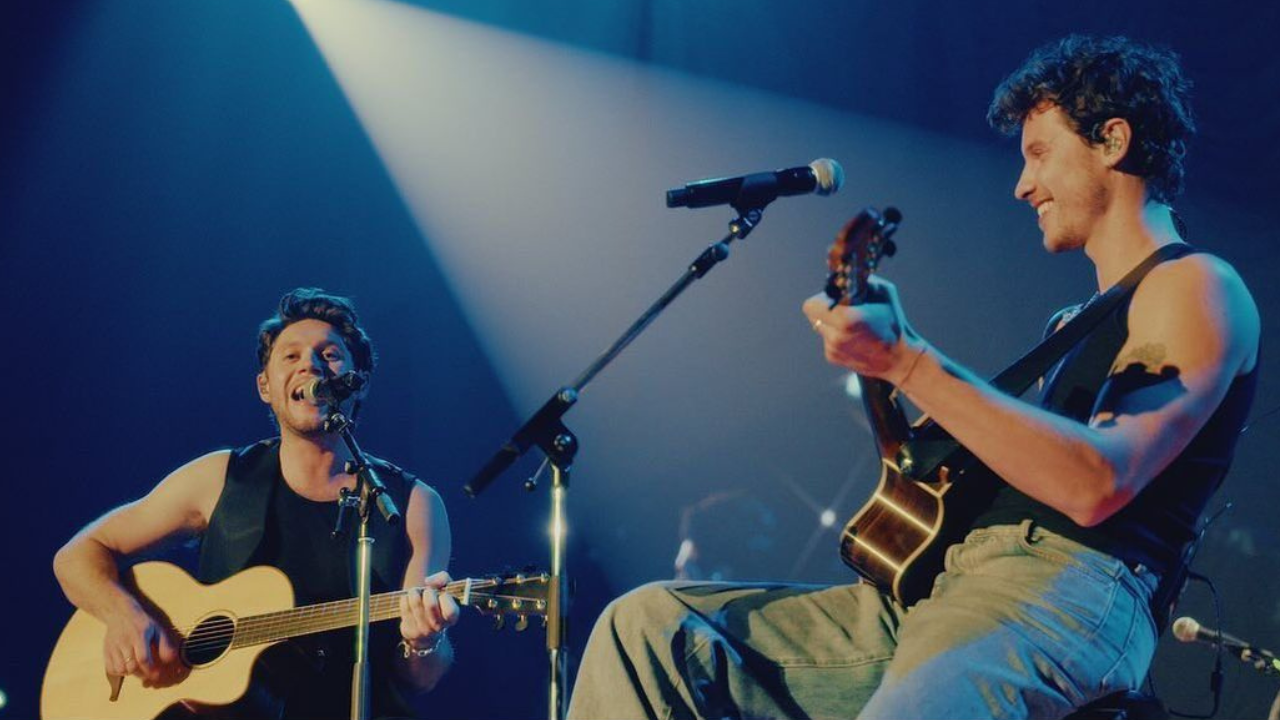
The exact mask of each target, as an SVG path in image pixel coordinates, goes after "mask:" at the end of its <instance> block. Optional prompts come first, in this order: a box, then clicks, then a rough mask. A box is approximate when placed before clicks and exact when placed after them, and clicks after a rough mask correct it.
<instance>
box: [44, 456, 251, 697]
mask: <svg viewBox="0 0 1280 720" xmlns="http://www.w3.org/2000/svg"><path fill="white" fill-rule="evenodd" d="M228 457H229V454H228V453H227V452H226V451H221V452H216V453H210V454H208V455H205V456H203V457H200V458H197V459H196V460H193V461H191V462H189V463H187V464H186V465H183V466H182V467H180V468H178V469H177V470H175V471H173V473H171V474H170V475H169V476H168V477H166V478H165V479H164V480H162V481H161V482H160V483H159V484H158V485H156V487H155V488H153V489H152V490H151V492H149V493H148V494H147V495H146V496H145V497H143V498H141V499H139V500H136V501H134V502H131V503H128V504H126V505H122V506H120V507H118V508H116V509H114V510H112V511H111V512H108V513H107V514H106V515H103V516H102V517H101V518H98V519H97V520H95V521H94V522H92V523H90V524H89V525H87V526H86V527H85V528H84V529H83V530H81V531H80V532H78V533H76V535H75V537H73V538H71V540H69V541H68V542H67V544H66V545H64V546H63V547H62V548H61V549H60V550H58V552H57V554H56V555H55V556H54V559H53V571H54V574H55V575H56V576H57V578H58V582H59V584H61V585H62V591H63V592H64V593H65V594H66V596H67V599H68V600H70V601H71V603H72V604H73V605H75V606H76V607H78V608H81V609H82V610H84V611H86V612H88V613H89V614H91V615H93V616H94V617H96V618H98V619H99V620H101V621H103V623H105V624H106V625H107V639H106V646H105V647H104V653H105V660H106V664H107V669H108V670H109V671H112V672H114V673H115V674H120V675H124V674H130V673H134V672H137V673H138V674H141V675H143V676H144V677H146V676H151V675H152V674H153V673H154V672H156V671H157V670H156V667H155V665H157V664H159V665H172V664H173V660H174V658H175V657H176V655H175V653H174V649H173V647H172V646H171V644H169V643H168V641H167V639H166V638H164V637H163V636H162V634H158V632H159V630H158V626H156V625H155V622H154V620H152V619H151V618H150V616H148V615H147V614H146V612H144V611H143V609H142V607H141V606H140V605H139V604H138V602H137V600H136V599H135V598H134V597H133V595H131V594H130V593H129V592H128V591H127V590H126V589H125V588H124V587H123V586H122V585H121V583H120V572H119V567H118V565H117V562H118V559H119V558H121V557H125V556H128V555H131V554H133V553H137V552H139V551H142V550H145V549H147V548H150V547H154V546H156V545H158V544H160V543H162V542H164V541H166V540H170V539H174V538H179V537H184V536H191V535H194V534H197V533H199V532H201V531H203V530H204V528H205V527H206V526H207V525H208V522H209V516H210V515H211V514H212V513H213V507H214V505H215V504H216V503H217V500H218V495H219V494H220V493H221V492H222V483H223V480H224V477H225V475H226V468H227V458H228ZM157 647H158V650H159V653H160V655H161V657H160V658H159V659H160V660H161V662H160V663H154V662H153V661H154V660H155V658H153V656H152V654H153V650H154V649H156V648H157ZM127 661H132V662H129V663H128V664H129V665H130V666H129V667H126V664H127ZM135 663H136V664H135ZM122 671H123V672H122Z"/></svg>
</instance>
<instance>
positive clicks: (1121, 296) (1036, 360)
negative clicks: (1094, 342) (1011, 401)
mask: <svg viewBox="0 0 1280 720" xmlns="http://www.w3.org/2000/svg"><path fill="white" fill-rule="evenodd" d="M1192 252H1195V248H1193V247H1191V246H1190V245H1187V244H1186V243H1171V244H1169V245H1164V246H1162V247H1161V248H1159V249H1157V250H1156V251H1155V252H1153V253H1151V254H1150V255H1148V256H1147V259H1145V260H1143V261H1142V262H1141V263H1139V264H1138V266H1137V267H1135V268H1134V269H1132V270H1130V271H1129V273H1128V274H1127V275H1125V276H1124V277H1123V278H1121V279H1120V282H1118V283H1116V284H1115V285H1113V286H1112V287H1111V288H1110V289H1109V290H1107V291H1106V292H1105V293H1103V294H1101V295H1099V296H1097V297H1095V298H1094V299H1093V300H1092V301H1091V302H1089V303H1088V304H1087V305H1086V306H1085V307H1084V309H1083V310H1081V311H1080V313H1079V314H1077V315H1076V316H1075V317H1074V318H1072V319H1071V320H1069V321H1068V322H1067V324H1066V325H1064V326H1062V329H1061V330H1059V331H1057V332H1055V333H1053V334H1051V335H1050V336H1049V337H1047V338H1045V339H1044V340H1043V341H1042V342H1041V343H1040V344H1039V345H1036V346H1035V347H1034V348H1032V349H1031V350H1030V351H1028V352H1027V354H1025V355H1023V356H1022V357H1021V358H1019V359H1018V360H1017V361H1015V362H1014V363H1013V364H1012V365H1010V366H1009V367H1007V368H1005V369H1004V370H1001V371H1000V373H999V374H997V375H996V376H995V377H993V378H991V380H990V382H991V385H992V386H993V387H995V388H996V389H997V390H1000V391H1001V392H1004V393H1008V394H1009V395H1013V396H1014V397H1017V396H1019V395H1021V394H1022V393H1024V392H1026V391H1027V388H1029V387H1031V385H1032V384H1033V383H1035V381H1036V380H1038V379H1039V378H1041V377H1044V375H1045V374H1046V373H1048V372H1049V370H1050V369H1051V368H1052V367H1053V365H1054V363H1056V362H1058V361H1059V360H1061V359H1062V358H1063V357H1064V356H1065V355H1066V354H1067V353H1068V352H1069V351H1070V350H1071V348H1073V347H1075V346H1076V345H1077V344H1079V342H1080V341H1081V340H1083V339H1084V338H1085V336H1086V335H1088V334H1089V332H1090V331H1091V330H1093V329H1094V328H1095V327H1097V326H1098V323H1100V322H1102V321H1103V320H1104V319H1106V318H1107V316H1109V315H1111V314H1112V313H1113V312H1115V311H1116V308H1118V307H1120V305H1121V304H1123V303H1124V301H1125V300H1127V299H1128V298H1129V296H1130V295H1132V294H1133V291H1134V290H1135V289H1137V287H1138V283H1140V282H1142V279H1143V278H1144V277H1146V276H1147V273H1149V272H1151V269H1152V268H1154V267H1155V266H1157V265H1159V264H1160V263H1162V262H1165V261H1166V260H1173V259H1175V258H1180V257H1182V256H1184V255H1188V254H1190V253H1192Z"/></svg>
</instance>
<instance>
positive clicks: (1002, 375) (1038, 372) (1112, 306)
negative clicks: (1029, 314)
mask: <svg viewBox="0 0 1280 720" xmlns="http://www.w3.org/2000/svg"><path fill="white" fill-rule="evenodd" d="M1193 252H1197V250H1196V249H1195V248H1193V247H1192V246H1190V245H1188V244H1186V243H1170V244H1168V245H1164V246H1162V247H1160V248H1159V249H1157V250H1156V251H1155V252H1153V253H1151V254H1150V255H1148V256H1147V258H1146V259H1145V260H1143V261H1142V262H1141V263H1139V264H1138V266H1137V267H1135V268H1134V269H1132V270H1130V271H1129V273H1128V274H1126V275H1125V276H1124V277H1123V278H1121V279H1120V282H1118V283H1116V284H1115V285H1113V286H1112V287H1111V288H1110V289H1108V290H1107V291H1106V292H1105V293H1102V294H1101V295H1097V296H1095V297H1094V298H1093V299H1092V300H1091V301H1089V302H1088V303H1087V304H1086V305H1085V307H1084V308H1083V309H1082V310H1081V311H1080V312H1079V313H1078V314H1076V316H1075V317H1073V318H1071V319H1070V320H1069V321H1067V324H1066V325H1063V326H1062V329H1061V330H1058V331H1057V332H1055V333H1053V334H1051V335H1049V337H1047V338H1045V339H1044V340H1042V341H1041V342H1040V344H1039V345H1036V346H1035V347H1033V348H1031V350H1029V351H1028V352H1027V353H1026V354H1025V355H1023V356H1022V357H1020V358H1018V359H1017V360H1016V361H1014V363H1013V364H1012V365H1010V366H1009V367H1007V368H1005V369H1004V370H1001V371H1000V372H999V373H998V374H996V375H995V376H994V377H992V378H991V380H990V381H989V382H990V383H991V385H992V387H994V388H996V389H997V390H999V391H1001V392H1003V393H1006V394H1008V395H1012V396H1014V397H1018V396H1020V395H1022V393H1024V392H1026V391H1027V388H1029V387H1031V386H1032V385H1033V384H1034V383H1035V382H1036V380H1038V379H1040V378H1042V377H1044V376H1045V375H1046V374H1047V373H1048V372H1049V370H1051V369H1052V368H1053V366H1054V364H1055V363H1057V362H1058V361H1059V360H1061V359H1062V358H1063V357H1065V356H1066V354H1067V353H1068V352H1070V351H1071V348H1073V347H1075V346H1076V345H1077V344H1079V343H1080V341H1082V340H1084V338H1085V336H1087V335H1088V334H1089V332H1090V331H1091V330H1093V329H1094V328H1095V327H1097V326H1098V323H1100V322H1102V321H1103V320H1105V319H1106V318H1107V317H1108V316H1110V315H1111V314H1112V313H1114V312H1115V311H1116V309H1117V308H1119V307H1120V306H1121V305H1122V304H1123V303H1124V301H1125V300H1127V299H1128V298H1129V296H1131V295H1132V294H1133V291H1134V290H1135V289H1137V287H1138V283H1140V282H1142V279H1143V278H1144V277H1146V276H1147V273H1149V272H1151V269H1152V268H1154V267H1155V266H1157V265H1159V264H1160V263H1162V262H1165V261H1166V260H1173V259H1175V258H1180V257H1183V256H1184V255H1189V254H1191V253H1193ZM918 430H920V431H922V432H917V434H916V436H915V437H913V438H912V439H911V440H908V441H907V442H905V443H904V444H903V446H902V449H901V450H900V451H899V457H898V462H899V465H900V466H901V467H903V468H904V471H905V472H907V473H908V474H909V475H911V476H912V477H916V478H920V477H924V476H926V475H928V474H929V473H931V472H933V470H934V469H936V468H937V467H938V466H939V465H941V464H943V463H944V462H945V461H946V460H947V458H948V457H949V456H950V455H951V454H952V453H954V452H956V451H957V450H959V449H960V447H961V446H960V444H959V443H958V442H956V440H955V439H954V438H952V437H951V436H950V434H948V433H946V432H945V431H943V430H942V429H941V428H940V427H938V426H937V425H936V424H934V423H930V424H929V426H928V427H922V428H919V429H918ZM905 458H910V462H904V459H905ZM907 468H910V470H906V469H907Z"/></svg>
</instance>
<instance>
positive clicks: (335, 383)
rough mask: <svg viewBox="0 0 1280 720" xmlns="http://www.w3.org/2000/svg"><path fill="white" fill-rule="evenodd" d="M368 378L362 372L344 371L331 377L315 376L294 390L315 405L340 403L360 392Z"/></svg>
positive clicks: (299, 396) (301, 397) (299, 397)
mask: <svg viewBox="0 0 1280 720" xmlns="http://www.w3.org/2000/svg"><path fill="white" fill-rule="evenodd" d="M368 381H369V378H368V377H367V376H366V375H365V374H364V373H359V372H345V373H342V374H341V375H335V376H333V377H325V378H316V379H314V380H311V381H309V382H307V383H306V384H305V385H303V386H302V387H300V388H298V389H297V390H295V391H294V394H295V395H296V396H297V397H298V399H301V400H307V401H310V402H313V403H315V404H317V405H340V404H341V403H342V402H343V401H345V400H346V399H347V398H349V397H351V396H352V395H355V394H356V393H358V392H360V388H363V387H364V386H365V383H367V382H368Z"/></svg>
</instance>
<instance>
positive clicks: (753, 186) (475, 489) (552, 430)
mask: <svg viewBox="0 0 1280 720" xmlns="http://www.w3.org/2000/svg"><path fill="white" fill-rule="evenodd" d="M777 196H778V186H777V179H776V177H774V175H773V174H772V173H763V174H760V175H749V176H747V177H746V178H745V179H744V182H743V184H742V187H741V189H740V191H739V194H738V198H737V200H736V201H734V202H733V203H731V206H732V207H733V209H734V210H735V211H737V213H738V216H737V218H735V219H734V220H732V221H731V222H730V223H729V233H728V234H727V235H725V237H724V238H723V239H722V240H720V241H719V242H717V243H715V244H713V245H710V246H709V247H707V249H706V250H704V251H703V252H702V254H700V255H699V256H698V257H697V258H696V259H694V261H693V262H692V263H690V264H689V267H688V268H687V269H686V270H685V272H684V274H683V275H681V276H680V279H678V280H676V282H675V283H674V284H673V285H672V286H671V287H670V288H668V289H667V291H666V292H664V293H663V294H662V296H661V297H659V298H658V299H657V301H655V302H654V303H653V304H652V305H650V306H649V308H648V309H647V310H645V311H644V313H643V314H642V315H641V316H640V317H639V318H638V319H637V320H636V321H635V322H634V323H632V324H631V327H629V328H627V330H626V332H624V333H623V334H622V336H621V337H619V338H618V339H617V340H615V341H614V342H613V344H612V345H610V346H609V348H608V349H607V350H605V351H604V352H603V353H601V354H600V356H599V357H597V358H596V359H595V361H594V362H592V363H591V365H590V366H588V367H587V369H586V370H584V371H583V372H582V374H581V375H579V376H578V377H577V378H575V379H574V381H573V382H572V383H571V384H569V385H567V386H565V387H562V388H560V389H559V390H557V391H556V393H555V394H554V395H552V396H551V399H549V400H547V401H546V403H544V404H543V405H542V407H541V408H539V409H538V411H537V412H535V413H534V414H533V416H532V417H530V418H529V419H528V420H527V421H525V423H524V425H521V426H520V429H519V430H516V432H515V434H514V435H512V436H511V439H510V440H508V441H507V442H506V443H504V444H503V445H502V447H501V448H499V449H498V451H497V452H496V453H494V455H493V456H492V457H491V458H489V461H488V462H486V463H485V465H484V467H482V468H480V470H479V472H477V473H476V474H475V476H473V477H472V478H471V480H469V481H468V482H467V484H466V486H464V487H463V491H464V492H466V493H467V495H469V496H471V497H473V498H474V497H476V496H477V495H479V494H480V493H481V492H483V491H484V489H485V488H486V487H488V485H489V484H490V483H492V482H493V481H494V480H495V479H497V477H498V476H499V475H501V474H502V472H503V471H504V470H506V469H507V468H508V467H510V466H511V464H512V463H514V462H515V461H516V460H517V459H518V458H519V457H520V456H521V455H523V454H524V453H525V452H526V451H527V450H528V449H529V448H530V447H532V446H534V445H536V446H537V447H538V449H539V450H541V451H542V452H543V454H544V455H545V456H546V460H545V462H544V464H545V463H549V464H550V465H551V582H550V587H549V589H548V593H547V595H548V597H547V658H548V661H549V664H550V667H551V678H550V684H549V692H548V708H547V717H548V718H549V720H562V718H564V716H565V710H566V707H567V705H566V702H565V700H566V698H565V690H566V684H565V675H566V660H567V655H566V644H567V643H566V635H567V624H568V602H567V601H568V598H569V587H570V585H569V580H568V575H567V573H566V571H565V567H564V557H565V555H564V545H565V535H566V534H567V531H568V528H567V525H566V523H567V520H566V515H565V502H566V499H567V498H566V496H567V494H568V490H569V474H570V471H571V469H572V467H573V460H574V457H575V456H576V455H577V452H578V440H577V437H576V436H575V435H574V434H573V431H571V430H570V429H569V428H568V427H566V426H565V424H564V422H563V420H562V418H563V417H564V414H565V413H566V412H568V411H569V408H571V407H573V406H574V404H575V403H577V402H578V397H579V395H580V394H581V393H582V391H583V389H585V388H586V386H587V385H588V384H589V383H590V382H591V380H592V379H594V378H595V376H596V375H598V374H599V373H600V371H602V370H604V368H605V367H606V366H608V365H609V363H611V362H613V360H614V359H615V358H617V356H618V355H619V354H621V353H622V351H623V350H624V349H626V347H627V346H628V345H630V344H631V343H632V341H634V340H635V339H636V338H637V337H639V335H640V333H642V332H644V330H645V328H647V327H649V325H651V324H652V323H653V321H654V320H656V319H657V317H658V315H659V314H661V313H662V311H663V310H665V309H666V308H667V306H668V305H670V304H671V303H672V302H674V301H675V299H676V298H677V297H679V296H680V294H681V293H683V292H684V291H685V290H686V289H688V287H689V286H690V285H692V284H693V282H694V281H695V280H698V279H701V278H702V277H703V276H704V275H706V274H707V273H708V272H710V271H711V269H712V268H713V267H715V266H716V264H718V263H719V262H720V261H721V260H724V259H726V258H728V257H729V245H730V244H731V243H732V242H733V241H734V240H741V239H743V238H745V237H746V236H747V235H748V234H750V233H751V231H752V230H754V229H755V227H756V225H758V224H759V223H760V219H761V217H762V216H763V214H764V208H765V206H767V205H768V204H769V203H770V202H773V200H774V199H776V198H777ZM536 477H537V474H535V475H534V477H533V478H530V479H529V480H528V481H527V482H526V483H525V488H526V489H527V490H530V491H532V490H533V489H535V488H536V486H537V485H536Z"/></svg>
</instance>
